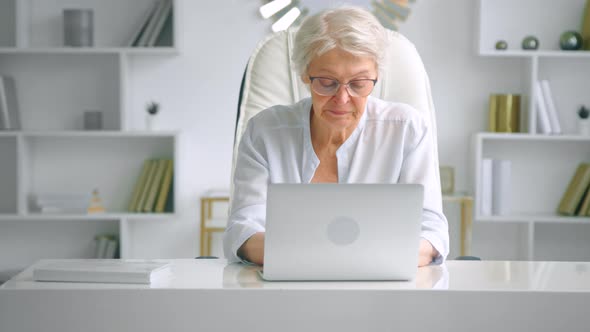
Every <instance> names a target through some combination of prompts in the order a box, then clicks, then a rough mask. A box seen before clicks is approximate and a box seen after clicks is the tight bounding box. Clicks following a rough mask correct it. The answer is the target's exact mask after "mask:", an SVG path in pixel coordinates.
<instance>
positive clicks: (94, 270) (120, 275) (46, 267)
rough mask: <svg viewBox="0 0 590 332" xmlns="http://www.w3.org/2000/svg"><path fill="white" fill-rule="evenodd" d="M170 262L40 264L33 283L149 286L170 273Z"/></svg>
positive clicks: (34, 274)
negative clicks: (58, 282) (93, 283)
mask: <svg viewBox="0 0 590 332" xmlns="http://www.w3.org/2000/svg"><path fill="white" fill-rule="evenodd" d="M169 270H170V263H168V262H156V261H134V260H117V259H104V260H103V259H70V260H60V261H51V262H46V263H40V265H39V266H37V267H35V268H33V280H35V281H61V282H96V283H125V284H129V283H131V284H150V283H152V282H154V281H156V280H157V279H159V278H162V277H164V276H167V275H168V273H169V272H170V271H169Z"/></svg>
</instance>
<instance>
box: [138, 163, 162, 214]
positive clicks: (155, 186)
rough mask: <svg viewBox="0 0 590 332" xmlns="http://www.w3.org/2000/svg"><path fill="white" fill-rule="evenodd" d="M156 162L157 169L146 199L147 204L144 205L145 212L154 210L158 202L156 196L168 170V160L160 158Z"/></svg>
mask: <svg viewBox="0 0 590 332" xmlns="http://www.w3.org/2000/svg"><path fill="white" fill-rule="evenodd" d="M155 163H156V170H155V171H154V179H153V181H152V182H151V183H150V186H149V189H148V194H147V198H146V200H145V204H144V205H143V208H142V211H143V212H153V211H154V205H155V203H156V196H157V195H158V190H159V189H160V185H161V184H162V178H163V177H164V171H165V170H166V160H165V159H159V160H156V161H155Z"/></svg>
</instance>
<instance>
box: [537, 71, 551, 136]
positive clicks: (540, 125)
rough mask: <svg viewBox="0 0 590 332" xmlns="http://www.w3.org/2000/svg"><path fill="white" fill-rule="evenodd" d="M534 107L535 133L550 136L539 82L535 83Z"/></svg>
mask: <svg viewBox="0 0 590 332" xmlns="http://www.w3.org/2000/svg"><path fill="white" fill-rule="evenodd" d="M535 106H536V108H537V132H539V133H541V134H551V122H550V121H549V113H548V112H547V107H546V105H545V98H544V97H543V90H542V89H541V82H539V81H537V82H535Z"/></svg>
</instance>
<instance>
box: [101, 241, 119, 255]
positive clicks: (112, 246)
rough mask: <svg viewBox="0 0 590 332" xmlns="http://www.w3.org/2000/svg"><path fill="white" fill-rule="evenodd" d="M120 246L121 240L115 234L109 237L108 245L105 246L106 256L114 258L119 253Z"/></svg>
mask: <svg viewBox="0 0 590 332" xmlns="http://www.w3.org/2000/svg"><path fill="white" fill-rule="evenodd" d="M118 246H119V241H117V238H116V237H115V236H113V237H111V238H109V240H108V241H107V246H106V248H105V253H104V258H110V259H113V258H115V256H116V255H117V247H118Z"/></svg>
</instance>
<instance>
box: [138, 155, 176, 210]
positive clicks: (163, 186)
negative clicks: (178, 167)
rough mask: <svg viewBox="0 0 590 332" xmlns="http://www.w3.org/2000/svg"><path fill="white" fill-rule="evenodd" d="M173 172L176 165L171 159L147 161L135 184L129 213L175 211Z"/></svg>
mask: <svg viewBox="0 0 590 332" xmlns="http://www.w3.org/2000/svg"><path fill="white" fill-rule="evenodd" d="M173 170H174V163H173V161H172V160H171V159H149V160H146V161H145V162H144V164H143V169H142V170H141V173H140V175H139V178H138V179H137V182H136V184H135V189H134V190H133V195H132V197H131V201H130V202H129V205H128V211H130V212H147V213H152V212H156V213H161V212H172V211H174V206H173V205H174V204H173V200H174V199H173V195H172V194H173V190H172V185H173V183H174V181H173V176H174V174H173Z"/></svg>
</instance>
